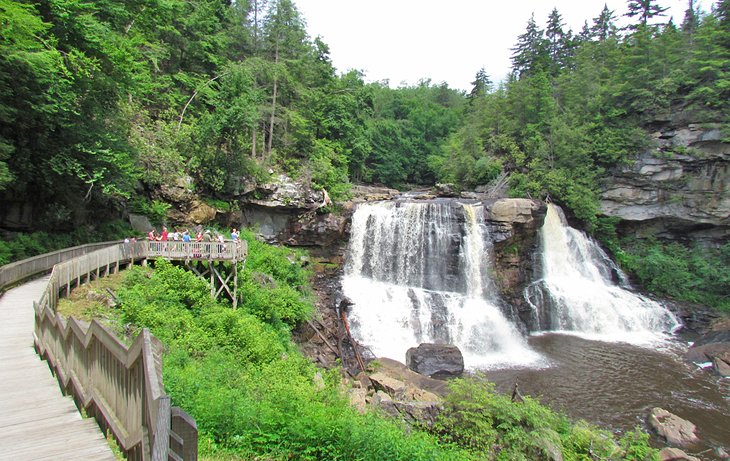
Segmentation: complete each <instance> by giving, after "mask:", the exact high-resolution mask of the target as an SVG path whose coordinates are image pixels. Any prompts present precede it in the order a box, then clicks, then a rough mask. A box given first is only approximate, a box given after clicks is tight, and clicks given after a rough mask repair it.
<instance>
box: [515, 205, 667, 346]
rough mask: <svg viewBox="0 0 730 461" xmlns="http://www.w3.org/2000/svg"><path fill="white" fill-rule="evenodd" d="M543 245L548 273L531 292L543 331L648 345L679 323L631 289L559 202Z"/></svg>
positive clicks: (543, 233)
mask: <svg viewBox="0 0 730 461" xmlns="http://www.w3.org/2000/svg"><path fill="white" fill-rule="evenodd" d="M540 247H541V248H540V265H541V270H542V278H541V279H540V280H538V281H536V282H535V283H533V284H532V285H531V286H529V287H528V288H527V290H526V292H525V298H526V299H527V301H528V302H529V303H530V305H531V306H532V308H533V312H534V316H535V319H534V320H535V323H536V324H537V325H538V329H539V330H542V331H560V332H564V333H572V334H580V335H581V336H584V337H588V338H590V339H600V340H603V341H611V342H615V341H622V342H629V343H633V344H642V343H651V342H653V341H656V340H658V339H662V338H664V337H666V335H667V334H668V333H671V332H672V331H673V330H675V329H676V328H677V327H678V326H679V322H678V320H677V318H676V317H675V316H674V315H673V314H672V313H671V312H669V311H668V310H667V309H666V308H665V307H663V306H662V305H661V304H659V303H657V302H655V301H653V300H651V299H648V298H646V297H644V296H641V295H639V294H637V293H634V292H632V291H630V290H629V289H628V288H629V287H628V286H627V284H626V282H625V280H626V277H625V276H624V275H623V274H622V273H621V271H620V269H619V268H618V267H617V266H616V265H615V264H614V263H613V261H611V259H610V258H609V257H608V255H607V254H606V253H605V252H604V251H603V250H602V249H601V247H600V246H599V245H598V244H597V243H596V242H594V241H593V240H591V239H590V238H588V236H586V235H585V234H584V233H583V232H580V231H578V230H576V229H573V228H572V227H569V226H568V225H567V224H566V222H565V217H564V216H563V215H562V211H561V210H560V208H558V207H557V206H555V205H553V204H549V205H548V212H547V216H546V217H545V224H544V225H543V227H542V229H541V230H540Z"/></svg>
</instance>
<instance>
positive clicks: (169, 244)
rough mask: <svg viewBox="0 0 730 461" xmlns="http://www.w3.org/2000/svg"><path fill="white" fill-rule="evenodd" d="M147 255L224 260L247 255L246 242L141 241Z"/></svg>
mask: <svg viewBox="0 0 730 461" xmlns="http://www.w3.org/2000/svg"><path fill="white" fill-rule="evenodd" d="M141 244H142V245H143V246H144V247H145V251H146V254H147V256H148V257H150V258H154V257H160V258H166V259H178V260H180V259H188V260H190V259H212V260H216V261H219V260H224V261H243V260H244V259H245V258H246V256H247V255H248V242H247V241H245V240H239V241H237V242H232V241H225V242H180V241H177V242H174V241H166V242H158V241H154V240H153V241H143V242H141Z"/></svg>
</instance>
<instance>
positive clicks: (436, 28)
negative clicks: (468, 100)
mask: <svg viewBox="0 0 730 461" xmlns="http://www.w3.org/2000/svg"><path fill="white" fill-rule="evenodd" d="M294 1H295V3H296V5H297V7H298V9H299V11H300V12H301V13H302V15H303V16H304V19H305V20H306V22H307V30H308V32H309V35H310V36H311V37H312V38H314V37H316V36H318V35H319V36H321V37H322V38H323V40H324V42H325V43H327V44H328V45H329V46H330V56H331V58H332V62H333V63H334V65H335V67H337V69H338V71H339V72H345V71H347V70H349V69H358V70H361V71H363V72H364V73H365V79H366V81H368V82H370V81H379V80H384V79H388V80H389V81H390V86H391V87H397V86H399V85H400V84H401V83H406V84H408V85H412V84H415V83H417V82H418V80H420V79H422V78H430V79H431V81H432V82H433V83H440V82H444V81H445V82H447V83H448V84H449V86H450V87H452V88H458V89H463V90H469V89H471V84H470V82H472V81H474V76H475V75H476V73H477V71H478V70H479V69H480V68H482V67H484V68H485V69H486V71H487V73H488V74H489V75H490V77H491V78H492V80H493V81H495V82H497V81H499V80H503V79H504V77H505V76H506V75H507V73H508V72H509V69H510V65H511V62H510V57H511V55H512V51H511V48H512V47H513V46H514V45H515V43H516V42H517V36H518V35H520V34H522V33H523V32H524V31H525V28H526V25H527V21H528V19H529V18H530V15H531V14H532V13H533V12H534V13H535V20H536V22H537V24H538V26H539V27H540V28H542V29H544V28H545V25H546V24H547V18H548V15H549V14H550V11H551V10H552V9H553V7H557V9H558V11H559V12H560V14H561V15H562V17H563V21H564V23H565V24H566V27H565V29H566V30H567V29H568V28H570V29H572V30H573V31H574V32H575V33H578V32H580V30H581V28H582V27H583V22H584V21H585V20H588V24H589V25H590V24H592V19H593V18H595V17H597V16H598V15H599V14H600V12H601V10H602V9H603V5H604V3H605V4H608V7H609V8H610V9H612V10H614V11H615V16H617V17H620V16H621V15H623V14H624V13H625V12H626V4H627V2H626V1H625V0H608V1H606V0H553V1H544V0H502V1H495V0H439V1H436V0H294ZM658 3H659V5H661V6H668V7H670V10H669V11H668V12H667V14H668V16H667V18H668V17H669V16H670V15H671V16H673V17H674V22H675V23H676V24H679V23H681V22H682V18H683V17H684V11H685V10H686V9H687V0H659V2H658ZM712 3H713V2H712V0H695V5H699V6H701V7H702V9H703V10H705V11H709V10H710V7H711V6H712ZM620 20H621V21H625V20H626V18H620Z"/></svg>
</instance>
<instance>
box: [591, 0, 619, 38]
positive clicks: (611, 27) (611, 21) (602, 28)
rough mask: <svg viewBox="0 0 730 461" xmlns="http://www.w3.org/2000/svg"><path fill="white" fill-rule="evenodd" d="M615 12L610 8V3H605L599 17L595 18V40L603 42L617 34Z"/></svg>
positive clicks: (592, 28) (593, 30) (593, 33)
mask: <svg viewBox="0 0 730 461" xmlns="http://www.w3.org/2000/svg"><path fill="white" fill-rule="evenodd" d="M613 13H614V12H613V11H611V10H609V9H608V5H606V4H604V5H603V10H601V14H599V15H598V17H597V18H593V26H592V27H591V36H592V37H593V38H594V39H595V40H598V41H600V42H602V41H605V40H607V39H608V38H609V37H613V36H615V35H616V30H617V29H616V24H615V21H616V18H615V17H614V15H613Z"/></svg>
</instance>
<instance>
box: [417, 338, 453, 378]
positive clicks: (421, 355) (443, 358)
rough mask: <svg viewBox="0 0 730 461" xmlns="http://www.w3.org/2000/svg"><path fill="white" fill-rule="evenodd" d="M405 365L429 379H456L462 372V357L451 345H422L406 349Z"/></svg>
mask: <svg viewBox="0 0 730 461" xmlns="http://www.w3.org/2000/svg"><path fill="white" fill-rule="evenodd" d="M406 365H407V366H408V368H410V369H411V370H413V371H415V372H416V373H420V374H422V375H426V376H430V377H440V378H441V377H457V376H461V374H462V373H463V372H464V356H463V355H462V353H461V351H460V350H459V348H458V347H456V346H454V345H451V344H430V343H422V344H420V345H419V346H418V347H412V348H410V349H408V351H407V352H406Z"/></svg>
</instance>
